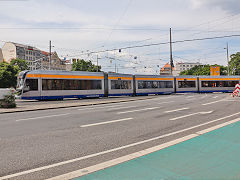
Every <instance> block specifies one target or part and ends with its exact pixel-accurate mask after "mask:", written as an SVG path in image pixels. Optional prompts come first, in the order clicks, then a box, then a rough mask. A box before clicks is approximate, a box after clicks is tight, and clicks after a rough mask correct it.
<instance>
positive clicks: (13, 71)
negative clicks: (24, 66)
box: [0, 62, 20, 88]
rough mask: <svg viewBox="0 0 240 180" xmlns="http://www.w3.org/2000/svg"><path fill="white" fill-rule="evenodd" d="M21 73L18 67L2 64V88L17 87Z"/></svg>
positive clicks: (0, 68) (0, 74)
mask: <svg viewBox="0 0 240 180" xmlns="http://www.w3.org/2000/svg"><path fill="white" fill-rule="evenodd" d="M19 71H20V69H19V67H18V66H14V65H11V64H8V63H6V62H2V63H0V88H10V87H16V84H17V75H18V73H19Z"/></svg>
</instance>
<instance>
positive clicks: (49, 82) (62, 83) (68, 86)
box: [42, 79, 102, 90]
mask: <svg viewBox="0 0 240 180" xmlns="http://www.w3.org/2000/svg"><path fill="white" fill-rule="evenodd" d="M42 89H43V90H100V89H102V81H101V80H68V79H43V80H42Z"/></svg>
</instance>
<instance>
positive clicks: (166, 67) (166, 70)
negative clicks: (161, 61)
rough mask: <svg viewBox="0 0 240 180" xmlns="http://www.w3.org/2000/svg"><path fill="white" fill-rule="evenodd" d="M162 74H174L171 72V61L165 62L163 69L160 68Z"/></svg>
mask: <svg viewBox="0 0 240 180" xmlns="http://www.w3.org/2000/svg"><path fill="white" fill-rule="evenodd" d="M173 71H174V68H173ZM160 75H163V76H169V75H172V74H171V65H170V64H169V63H167V64H165V65H164V66H163V67H162V68H161V70H160Z"/></svg>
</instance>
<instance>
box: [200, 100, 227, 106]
mask: <svg viewBox="0 0 240 180" xmlns="http://www.w3.org/2000/svg"><path fill="white" fill-rule="evenodd" d="M222 101H224V100H223V99H222V100H219V101H213V102H210V103H206V104H202V105H203V106H207V105H210V104H215V103H218V102H222Z"/></svg>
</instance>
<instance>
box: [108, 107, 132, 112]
mask: <svg viewBox="0 0 240 180" xmlns="http://www.w3.org/2000/svg"><path fill="white" fill-rule="evenodd" d="M136 107H137V106H125V107H118V108H110V109H108V111H112V110H118V109H127V108H136Z"/></svg>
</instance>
